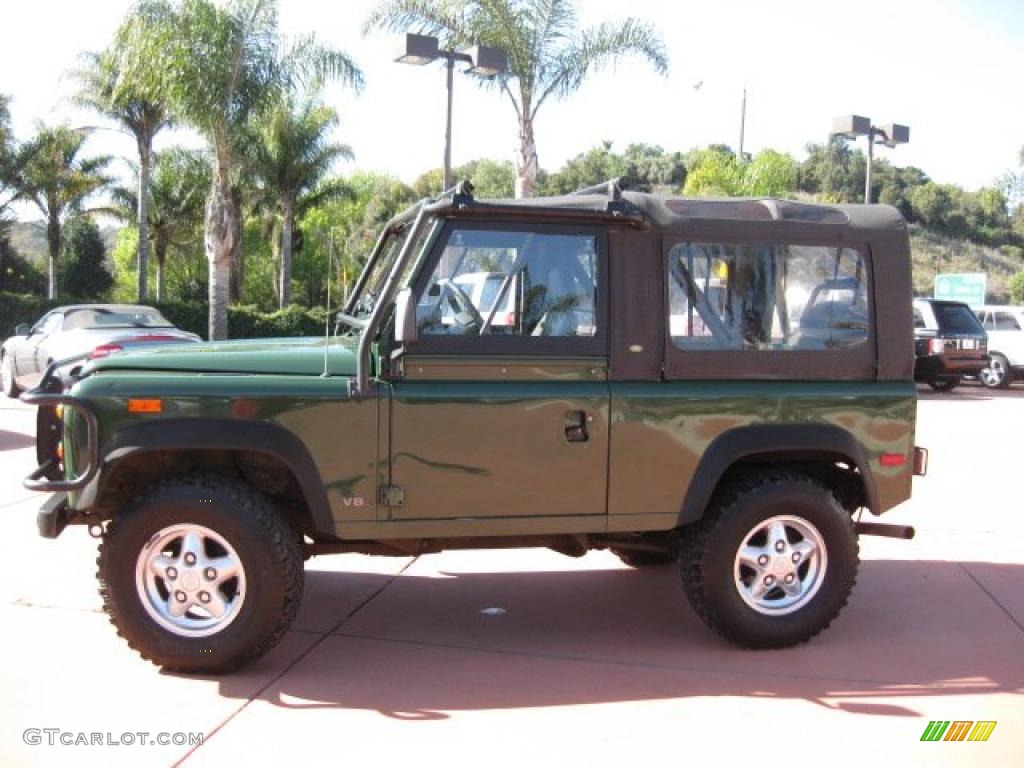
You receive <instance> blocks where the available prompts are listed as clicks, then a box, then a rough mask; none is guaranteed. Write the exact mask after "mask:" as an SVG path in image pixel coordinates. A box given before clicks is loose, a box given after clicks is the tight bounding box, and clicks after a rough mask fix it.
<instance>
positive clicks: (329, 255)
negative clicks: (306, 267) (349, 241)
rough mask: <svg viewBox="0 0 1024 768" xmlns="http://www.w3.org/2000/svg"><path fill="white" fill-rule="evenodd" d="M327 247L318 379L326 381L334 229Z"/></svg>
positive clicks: (329, 340)
mask: <svg viewBox="0 0 1024 768" xmlns="http://www.w3.org/2000/svg"><path fill="white" fill-rule="evenodd" d="M327 242H328V245H327V306H325V307H324V372H323V373H321V374H320V378H322V379H328V378H330V376H331V374H330V373H329V372H328V370H327V346H328V344H330V343H331V266H332V264H331V262H332V261H333V260H334V229H333V228H332V229H331V230H329V232H328V241H327Z"/></svg>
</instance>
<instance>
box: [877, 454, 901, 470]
mask: <svg viewBox="0 0 1024 768" xmlns="http://www.w3.org/2000/svg"><path fill="white" fill-rule="evenodd" d="M878 463H879V464H881V465H882V466H883V467H902V466H903V465H904V464H906V463H907V457H906V456H904V455H903V454H902V453H883V454H882V455H881V456H879V457H878Z"/></svg>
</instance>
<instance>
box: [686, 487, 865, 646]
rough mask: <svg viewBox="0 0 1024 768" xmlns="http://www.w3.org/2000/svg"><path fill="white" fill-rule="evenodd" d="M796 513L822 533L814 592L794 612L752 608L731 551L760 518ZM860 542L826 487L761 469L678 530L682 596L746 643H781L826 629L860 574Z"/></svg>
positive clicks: (724, 632) (721, 631) (722, 631)
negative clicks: (823, 557) (823, 560)
mask: <svg viewBox="0 0 1024 768" xmlns="http://www.w3.org/2000/svg"><path fill="white" fill-rule="evenodd" d="M776 515H793V516H797V517H799V518H802V519H803V520H805V521H807V522H809V523H811V524H812V525H813V526H814V527H815V528H816V529H817V531H818V532H819V533H820V535H821V537H822V539H823V541H824V544H825V549H826V551H827V557H828V564H827V567H826V569H825V571H824V574H823V576H822V582H821V586H820V587H819V588H818V591H817V592H816V593H815V594H814V595H813V597H811V598H810V600H809V602H807V603H806V604H805V605H803V606H802V607H800V608H798V609H797V610H795V611H794V612H793V613H788V614H783V615H765V614H763V613H759V612H757V611H755V610H754V609H753V608H751V607H750V606H749V605H748V604H747V603H746V602H744V600H743V598H742V597H741V596H740V592H739V588H738V587H737V585H736V583H735V576H734V570H735V558H736V553H737V551H738V548H739V547H740V546H741V545H742V544H743V543H744V542H743V539H744V537H745V536H746V534H747V533H748V532H749V531H750V530H751V529H752V528H754V527H755V526H756V525H757V524H758V522H759V521H763V520H767V519H769V518H771V517H773V516H776ZM858 564H859V547H858V544H857V537H856V534H855V533H854V529H853V522H852V521H851V519H850V515H849V513H848V512H847V511H846V510H844V509H843V507H842V506H841V505H840V504H839V502H838V501H837V500H836V498H835V496H833V494H832V493H831V492H830V491H829V490H828V489H827V488H825V487H824V486H822V485H820V484H819V483H817V482H815V481H814V480H812V479H810V478H809V477H806V476H805V475H801V474H798V473H795V472H786V471H763V472H758V473H751V474H748V475H746V476H743V477H741V478H739V479H737V480H735V481H733V482H730V483H729V484H727V485H725V486H724V487H722V488H719V489H718V490H717V491H716V493H715V496H714V498H713V499H712V502H711V506H710V508H709V509H708V512H707V514H706V515H705V517H704V518H703V520H701V522H699V523H697V524H695V525H693V526H690V527H689V528H688V529H686V530H684V532H683V545H682V555H681V570H682V580H683V588H684V590H685V592H686V596H687V598H688V599H689V601H690V604H691V605H692V606H693V609H694V610H695V611H696V613H697V615H698V616H699V617H700V618H701V620H702V621H703V622H704V623H705V624H706V625H707V626H708V627H710V628H711V629H712V630H713V631H714V632H716V633H717V634H718V635H720V636H721V637H723V638H725V639H727V640H729V641H731V642H733V643H735V644H737V645H739V646H742V647H745V648H755V649H759V648H784V647H787V646H791V645H797V644H799V643H804V642H807V641H808V640H810V639H811V638H812V637H814V636H815V635H817V634H818V633H820V632H821V631H823V630H824V629H826V628H827V627H828V626H829V625H830V624H831V623H832V621H833V620H834V619H835V618H836V616H838V615H839V612H840V611H841V610H842V609H843V606H845V605H846V602H847V600H848V599H849V596H850V592H851V591H852V589H853V586H854V583H855V582H856V579H857V566H858Z"/></svg>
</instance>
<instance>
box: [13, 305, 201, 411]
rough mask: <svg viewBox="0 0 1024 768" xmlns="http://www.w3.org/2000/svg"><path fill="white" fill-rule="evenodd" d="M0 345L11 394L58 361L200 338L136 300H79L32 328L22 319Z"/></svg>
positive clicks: (76, 360) (34, 381)
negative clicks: (95, 301)
mask: <svg viewBox="0 0 1024 768" xmlns="http://www.w3.org/2000/svg"><path fill="white" fill-rule="evenodd" d="M14 333H15V335H14V336H11V337H10V338H9V339H7V340H6V341H5V342H4V343H3V347H2V348H0V386H2V388H3V392H4V394H5V395H7V396H8V397H17V395H18V393H19V392H20V391H21V390H23V389H29V388H31V387H34V386H35V385H36V384H38V383H39V381H40V379H41V378H42V376H43V373H45V371H46V368H47V367H48V366H49V365H50V363H52V362H58V361H71V362H69V364H68V365H67V366H66V367H62V368H61V369H60V370H59V371H58V375H60V374H61V373H62V372H64V373H66V372H67V371H70V370H71V369H72V367H73V366H74V364H75V363H78V364H81V363H82V362H84V361H85V360H88V359H90V358H95V357H103V356H106V355H109V354H111V353H114V352H120V351H121V350H123V349H128V348H136V347H139V346H143V345H146V346H148V345H151V344H173V343H180V342H189V341H200V338H199V336H197V335H196V334H194V333H189V332H188V331H182V330H180V329H178V328H175V327H174V326H173V325H172V324H171V323H170V322H168V321H167V319H166V318H164V316H163V315H161V314H160V312H159V311H157V310H156V309H153V308H152V307H144V306H138V305H131V304H75V305H72V306H67V307H57V308H56V309H54V310H51V311H50V312H47V313H46V314H45V315H43V317H42V318H41V319H40V320H39V322H37V323H36V324H35V325H33V326H32V327H31V328H30V327H29V326H28V325H27V324H24V323H23V324H22V325H19V326H18V327H17V328H16V329H15V331H14Z"/></svg>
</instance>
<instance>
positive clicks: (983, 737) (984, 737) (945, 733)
mask: <svg viewBox="0 0 1024 768" xmlns="http://www.w3.org/2000/svg"><path fill="white" fill-rule="evenodd" d="M995 729H996V721H995V720H954V721H952V722H950V721H949V720H932V721H930V722H929V723H928V727H927V728H925V729H924V733H923V734H921V741H988V737H989V736H991V735H992V731H994V730H995Z"/></svg>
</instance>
